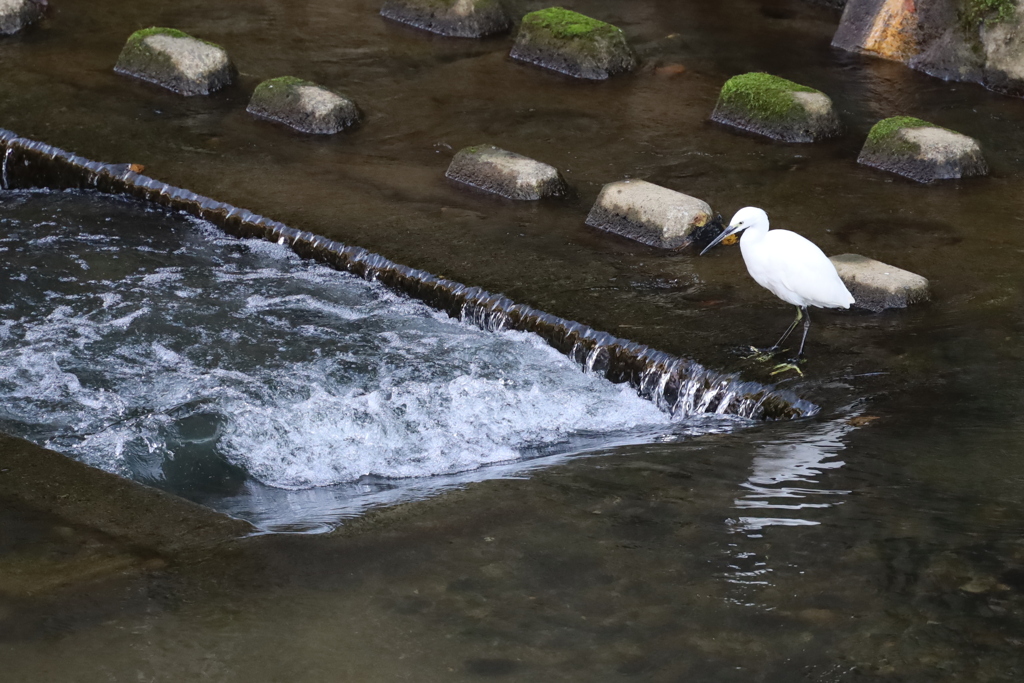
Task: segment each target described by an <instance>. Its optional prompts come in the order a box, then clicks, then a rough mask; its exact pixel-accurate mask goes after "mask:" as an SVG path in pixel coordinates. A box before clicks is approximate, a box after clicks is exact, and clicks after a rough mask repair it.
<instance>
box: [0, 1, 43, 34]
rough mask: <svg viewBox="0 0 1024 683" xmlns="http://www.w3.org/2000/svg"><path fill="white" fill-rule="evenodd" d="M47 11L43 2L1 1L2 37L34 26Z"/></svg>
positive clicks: (0, 25)
mask: <svg viewBox="0 0 1024 683" xmlns="http://www.w3.org/2000/svg"><path fill="white" fill-rule="evenodd" d="M45 11H46V3H45V2H43V0H0V36H9V35H12V34H14V33H17V32H18V31H20V30H21V29H23V28H25V27H26V26H28V25H29V24H34V23H35V22H37V21H39V19H40V18H42V16H43V12H45Z"/></svg>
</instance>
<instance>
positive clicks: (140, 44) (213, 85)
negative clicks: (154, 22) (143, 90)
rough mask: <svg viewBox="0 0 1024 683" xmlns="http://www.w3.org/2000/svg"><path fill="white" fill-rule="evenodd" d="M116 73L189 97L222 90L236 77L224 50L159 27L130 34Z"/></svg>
mask: <svg viewBox="0 0 1024 683" xmlns="http://www.w3.org/2000/svg"><path fill="white" fill-rule="evenodd" d="M114 71H115V72H117V73H119V74H124V75H126V76H132V77H134V78H139V79H142V80H144V81H149V82H150V83H155V84H156V85H159V86H162V87H164V88H167V89H168V90H173V91H174V92H176V93H178V94H180V95H189V96H191V95H208V94H210V93H211V92H213V91H215V90H219V89H220V88H222V87H224V86H225V85H228V84H229V83H231V81H232V80H233V78H234V76H235V73H236V70H235V66H234V64H232V63H231V60H230V59H229V58H228V55H227V52H225V51H224V49H223V48H222V47H221V46H219V45H217V44H216V43H211V42H210V41H207V40H202V39H200V38H196V37H194V36H190V35H189V34H187V33H185V32H184V31H179V30H178V29H174V28H166V27H160V26H152V27H150V28H144V29H141V30H138V31H136V32H135V33H133V34H131V35H130V36H129V37H128V40H127V41H126V42H125V45H124V48H123V49H122V50H121V54H120V56H119V57H118V59H117V64H116V65H115V66H114Z"/></svg>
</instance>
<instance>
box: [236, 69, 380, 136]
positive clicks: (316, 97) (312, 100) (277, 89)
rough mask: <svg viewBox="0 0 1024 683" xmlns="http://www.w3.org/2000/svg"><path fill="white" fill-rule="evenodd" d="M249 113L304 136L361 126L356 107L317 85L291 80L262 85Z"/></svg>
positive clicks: (283, 77) (253, 98)
mask: <svg viewBox="0 0 1024 683" xmlns="http://www.w3.org/2000/svg"><path fill="white" fill-rule="evenodd" d="M246 111H247V112H249V113H250V114H252V115H253V116H258V117H260V118H264V119H269V120H271V121H277V122H279V123H283V124H285V125H287V126H291V127H292V128H294V129H296V130H300V131H302V132H304V133H315V134H321V135H331V134H334V133H337V132H340V131H342V130H345V129H346V128H349V127H351V126H354V125H355V124H356V123H358V122H359V118H360V113H359V107H357V106H356V103H355V102H353V101H352V100H350V99H349V98H347V97H345V96H344V95H340V94H338V93H336V92H334V91H332V90H328V89H327V88H324V87H322V86H319V85H317V84H316V83H310V82H309V81H304V80H302V79H299V78H293V77H291V76H282V77H280V78H272V79H270V80H268V81H263V82H262V83H260V84H259V85H258V86H256V90H255V91H254V92H253V94H252V98H251V99H250V100H249V106H248V107H246Z"/></svg>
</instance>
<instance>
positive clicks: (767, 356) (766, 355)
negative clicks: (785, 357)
mask: <svg viewBox="0 0 1024 683" xmlns="http://www.w3.org/2000/svg"><path fill="white" fill-rule="evenodd" d="M749 348H750V350H751V351H752V353H751V354H750V355H748V356H743V360H753V361H757V362H758V363H767V362H768V361H770V360H771V359H772V358H774V357H775V354H777V353H778V352H779V351H780V349H759V348H757V347H756V346H751V347H749Z"/></svg>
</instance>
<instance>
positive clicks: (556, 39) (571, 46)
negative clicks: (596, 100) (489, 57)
mask: <svg viewBox="0 0 1024 683" xmlns="http://www.w3.org/2000/svg"><path fill="white" fill-rule="evenodd" d="M511 56H512V58H513V59H518V60H519V61H521V62H529V63H530V64H536V65H537V66H541V67H544V68H545V69H551V70H553V71H559V72H561V73H563V74H567V75H569V76H573V77H575V78H588V79H591V80H595V81H601V80H604V79H606V78H608V77H609V76H611V75H612V74H617V73H621V72H625V71H632V70H633V69H635V68H636V66H637V59H636V55H635V54H634V53H633V48H631V47H630V46H629V43H627V42H626V36H625V34H624V33H623V32H622V29H619V28H617V27H615V26H612V25H611V24H606V23H605V22H603V21H598V20H597V19H591V18H590V17H588V16H585V15H583V14H578V13H576V12H572V11H569V10H567V9H562V8H561V7H551V8H549V9H543V10H539V11H537V12H530V13H529V14H527V15H526V16H525V17H523V23H522V24H521V25H520V27H519V34H518V35H517V36H516V42H515V45H513V46H512V52H511Z"/></svg>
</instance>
